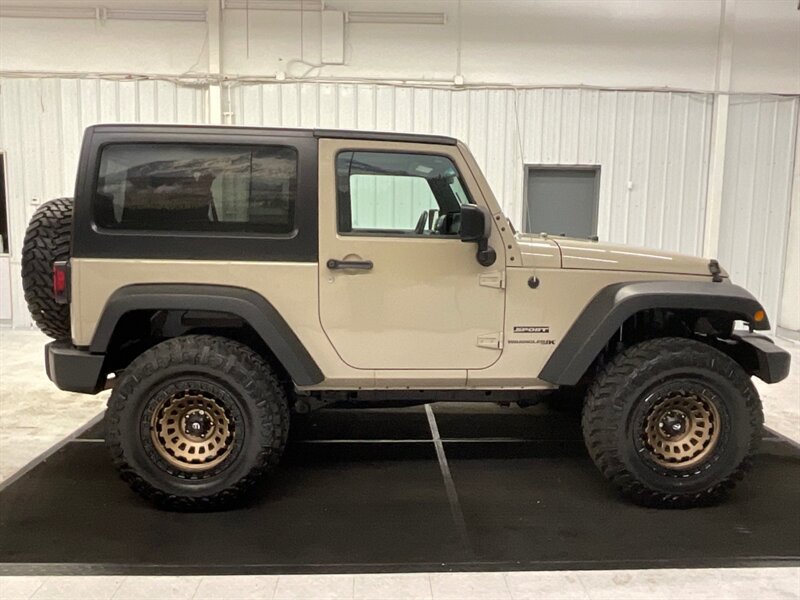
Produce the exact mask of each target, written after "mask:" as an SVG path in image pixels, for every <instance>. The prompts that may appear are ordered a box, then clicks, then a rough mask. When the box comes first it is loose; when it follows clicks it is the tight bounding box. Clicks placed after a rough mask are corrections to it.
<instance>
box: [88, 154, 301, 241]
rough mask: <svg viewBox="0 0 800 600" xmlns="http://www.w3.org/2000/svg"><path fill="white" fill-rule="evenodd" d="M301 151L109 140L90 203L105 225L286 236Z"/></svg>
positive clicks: (291, 225)
mask: <svg viewBox="0 0 800 600" xmlns="http://www.w3.org/2000/svg"><path fill="white" fill-rule="evenodd" d="M297 163H298V154H297V150H296V149H294V148H292V147H289V146H250V145H223V144H177V143H158V144H147V143H137V144H111V145H108V146H105V147H104V148H103V150H102V152H101V155H100V167H99V172H98V179H97V188H96V193H95V197H94V202H93V212H94V221H95V223H96V224H97V225H98V226H99V227H101V228H105V229H112V230H138V231H201V232H233V233H235V232H244V233H265V234H288V233H291V232H292V231H293V230H294V227H295V224H294V217H295V204H296V201H297Z"/></svg>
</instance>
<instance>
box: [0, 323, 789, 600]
mask: <svg viewBox="0 0 800 600" xmlns="http://www.w3.org/2000/svg"><path fill="white" fill-rule="evenodd" d="M46 341H47V339H46V338H45V336H43V335H42V334H40V333H39V332H35V331H11V330H7V329H6V330H0V481H3V480H6V479H7V478H9V477H11V476H12V475H13V474H14V473H15V472H17V471H18V470H20V469H21V468H23V467H24V466H25V465H26V464H28V463H29V462H31V461H33V460H35V459H36V458H37V457H39V456H40V455H41V454H43V453H45V452H46V451H47V450H48V449H49V448H51V447H52V446H53V445H54V444H55V443H57V442H58V441H60V440H62V439H63V438H65V437H67V436H69V435H70V434H71V433H72V432H74V431H75V430H76V429H77V428H79V427H80V426H81V425H83V424H84V423H86V422H87V421H89V420H90V419H92V418H93V417H95V416H96V415H98V414H99V413H100V412H101V411H102V410H103V409H104V407H105V402H106V399H107V393H103V394H99V395H97V396H84V395H80V394H69V393H65V392H61V391H59V390H57V389H56V388H55V387H54V386H53V385H52V384H51V383H50V382H49V381H48V379H47V377H46V375H45V373H44V365H43V360H42V359H43V345H44V343H46ZM780 343H781V345H783V346H784V347H786V348H787V349H789V350H790V352H791V353H792V360H793V363H792V372H791V374H790V376H789V378H788V379H787V380H785V381H783V382H781V383H780V384H777V385H773V386H768V385H766V384H763V383H762V382H761V381H759V380H755V381H756V386H757V387H758V390H759V393H760V394H761V397H762V401H763V403H764V412H765V416H766V424H767V426H768V427H770V428H771V429H773V430H775V431H777V432H778V433H780V434H781V435H783V436H786V437H787V438H790V439H792V440H795V441H800V345H798V344H796V343H793V342H784V341H781V342H780ZM676 585H678V588H679V589H678V590H677V591H676V587H675V586H676ZM688 595H691V596H692V597H693V598H762V599H766V598H792V599H800V568H780V569H697V570H682V571H672V570H668V569H660V570H640V571H571V572H514V573H433V574H413V573H412V574H404V575H326V576H316V575H314V576H311V575H295V576H247V577H59V576H53V577H44V576H43V577H0V599H2V600H10V599H11V598H76V597H86V598H159V599H161V598H187V599H188V598H198V599H199V598H276V599H277V598H352V599H355V598H392V599H395V598H433V599H437V600H438V599H440V598H442V599H443V598H459V599H465V598H511V599H514V600H518V599H520V598H590V599H595V598H643V597H647V598H650V599H654V598H672V597H682V596H688Z"/></svg>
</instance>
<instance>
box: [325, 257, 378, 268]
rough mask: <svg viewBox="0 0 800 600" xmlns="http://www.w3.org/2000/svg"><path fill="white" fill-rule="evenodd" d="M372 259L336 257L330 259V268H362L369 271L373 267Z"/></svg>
mask: <svg viewBox="0 0 800 600" xmlns="http://www.w3.org/2000/svg"><path fill="white" fill-rule="evenodd" d="M372 266H373V265H372V261H371V260H336V259H335V258H329V259H328V268H329V269H361V270H363V271H369V270H370V269H372Z"/></svg>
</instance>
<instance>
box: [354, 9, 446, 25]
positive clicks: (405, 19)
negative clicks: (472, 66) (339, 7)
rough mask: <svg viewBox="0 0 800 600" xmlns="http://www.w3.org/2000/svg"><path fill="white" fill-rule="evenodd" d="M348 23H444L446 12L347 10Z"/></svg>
mask: <svg viewBox="0 0 800 600" xmlns="http://www.w3.org/2000/svg"><path fill="white" fill-rule="evenodd" d="M347 22H348V23H383V24H389V25H444V24H445V22H446V20H445V14H444V13H429V12H373V11H360V10H359V11H357V10H352V11H348V12H347Z"/></svg>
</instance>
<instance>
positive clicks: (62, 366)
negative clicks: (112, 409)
mask: <svg viewBox="0 0 800 600" xmlns="http://www.w3.org/2000/svg"><path fill="white" fill-rule="evenodd" d="M105 358H106V357H105V354H92V353H90V352H87V351H85V350H80V349H78V348H76V347H75V346H73V345H72V344H70V343H69V342H50V343H49V344H47V345H46V346H45V347H44V368H45V371H47V376H48V377H49V378H50V381H52V382H53V383H55V384H56V387H58V389H60V390H64V391H67V392H79V393H81V394H96V393H97V392H100V391H102V390H103V389H105V386H106V377H105V373H104V372H103V363H104V362H105Z"/></svg>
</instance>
